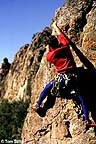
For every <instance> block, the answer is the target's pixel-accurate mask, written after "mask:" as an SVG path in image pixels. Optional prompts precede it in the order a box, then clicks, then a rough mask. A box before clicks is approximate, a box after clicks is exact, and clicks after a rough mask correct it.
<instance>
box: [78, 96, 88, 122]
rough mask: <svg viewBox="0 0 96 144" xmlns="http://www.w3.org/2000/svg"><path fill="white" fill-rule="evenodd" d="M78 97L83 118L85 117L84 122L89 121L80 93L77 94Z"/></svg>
mask: <svg viewBox="0 0 96 144" xmlns="http://www.w3.org/2000/svg"><path fill="white" fill-rule="evenodd" d="M78 97H79V100H80V102H81V105H82V111H83V114H84V119H85V121H86V122H89V117H88V112H87V110H86V107H85V104H84V101H83V98H82V96H80V95H78Z"/></svg>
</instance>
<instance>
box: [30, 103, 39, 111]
mask: <svg viewBox="0 0 96 144" xmlns="http://www.w3.org/2000/svg"><path fill="white" fill-rule="evenodd" d="M39 108H40V107H39V106H38V104H33V106H32V109H33V110H34V111H37V110H38V109H39Z"/></svg>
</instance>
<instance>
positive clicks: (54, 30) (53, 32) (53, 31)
mask: <svg viewBox="0 0 96 144" xmlns="http://www.w3.org/2000/svg"><path fill="white" fill-rule="evenodd" d="M55 33H56V35H60V34H61V33H62V32H61V30H60V28H59V27H58V26H57V24H56V21H55V22H54V23H53V24H52V34H53V35H55Z"/></svg>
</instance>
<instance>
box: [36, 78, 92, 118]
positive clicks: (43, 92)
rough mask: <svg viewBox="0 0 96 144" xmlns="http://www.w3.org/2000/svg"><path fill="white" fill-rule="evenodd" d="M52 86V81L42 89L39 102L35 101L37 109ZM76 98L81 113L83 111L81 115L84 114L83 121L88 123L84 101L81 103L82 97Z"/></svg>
mask: <svg viewBox="0 0 96 144" xmlns="http://www.w3.org/2000/svg"><path fill="white" fill-rule="evenodd" d="M61 82H63V83H64V81H61ZM53 85H54V80H51V81H50V82H49V83H48V84H47V85H46V86H45V88H44V89H43V91H42V92H41V94H40V97H39V100H38V101H37V107H40V105H41V103H42V101H43V100H44V99H45V98H46V96H47V94H48V93H49V92H50V90H51V89H52V87H53ZM77 98H78V99H79V101H80V103H81V106H82V111H83V114H84V119H85V121H89V118H88V113H87V110H86V107H85V104H84V101H83V99H82V96H81V95H79V94H78V95H77Z"/></svg>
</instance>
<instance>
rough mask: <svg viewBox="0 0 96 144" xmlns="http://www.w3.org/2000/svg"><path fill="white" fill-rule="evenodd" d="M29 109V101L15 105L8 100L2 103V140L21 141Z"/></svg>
mask: <svg viewBox="0 0 96 144" xmlns="http://www.w3.org/2000/svg"><path fill="white" fill-rule="evenodd" d="M28 107H29V100H27V101H26V102H23V101H15V102H13V103H9V102H8V100H3V101H2V103H1V104H0V140H2V139H20V137H21V132H22V127H23V123H24V119H25V117H26V114H27V108H28Z"/></svg>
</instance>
